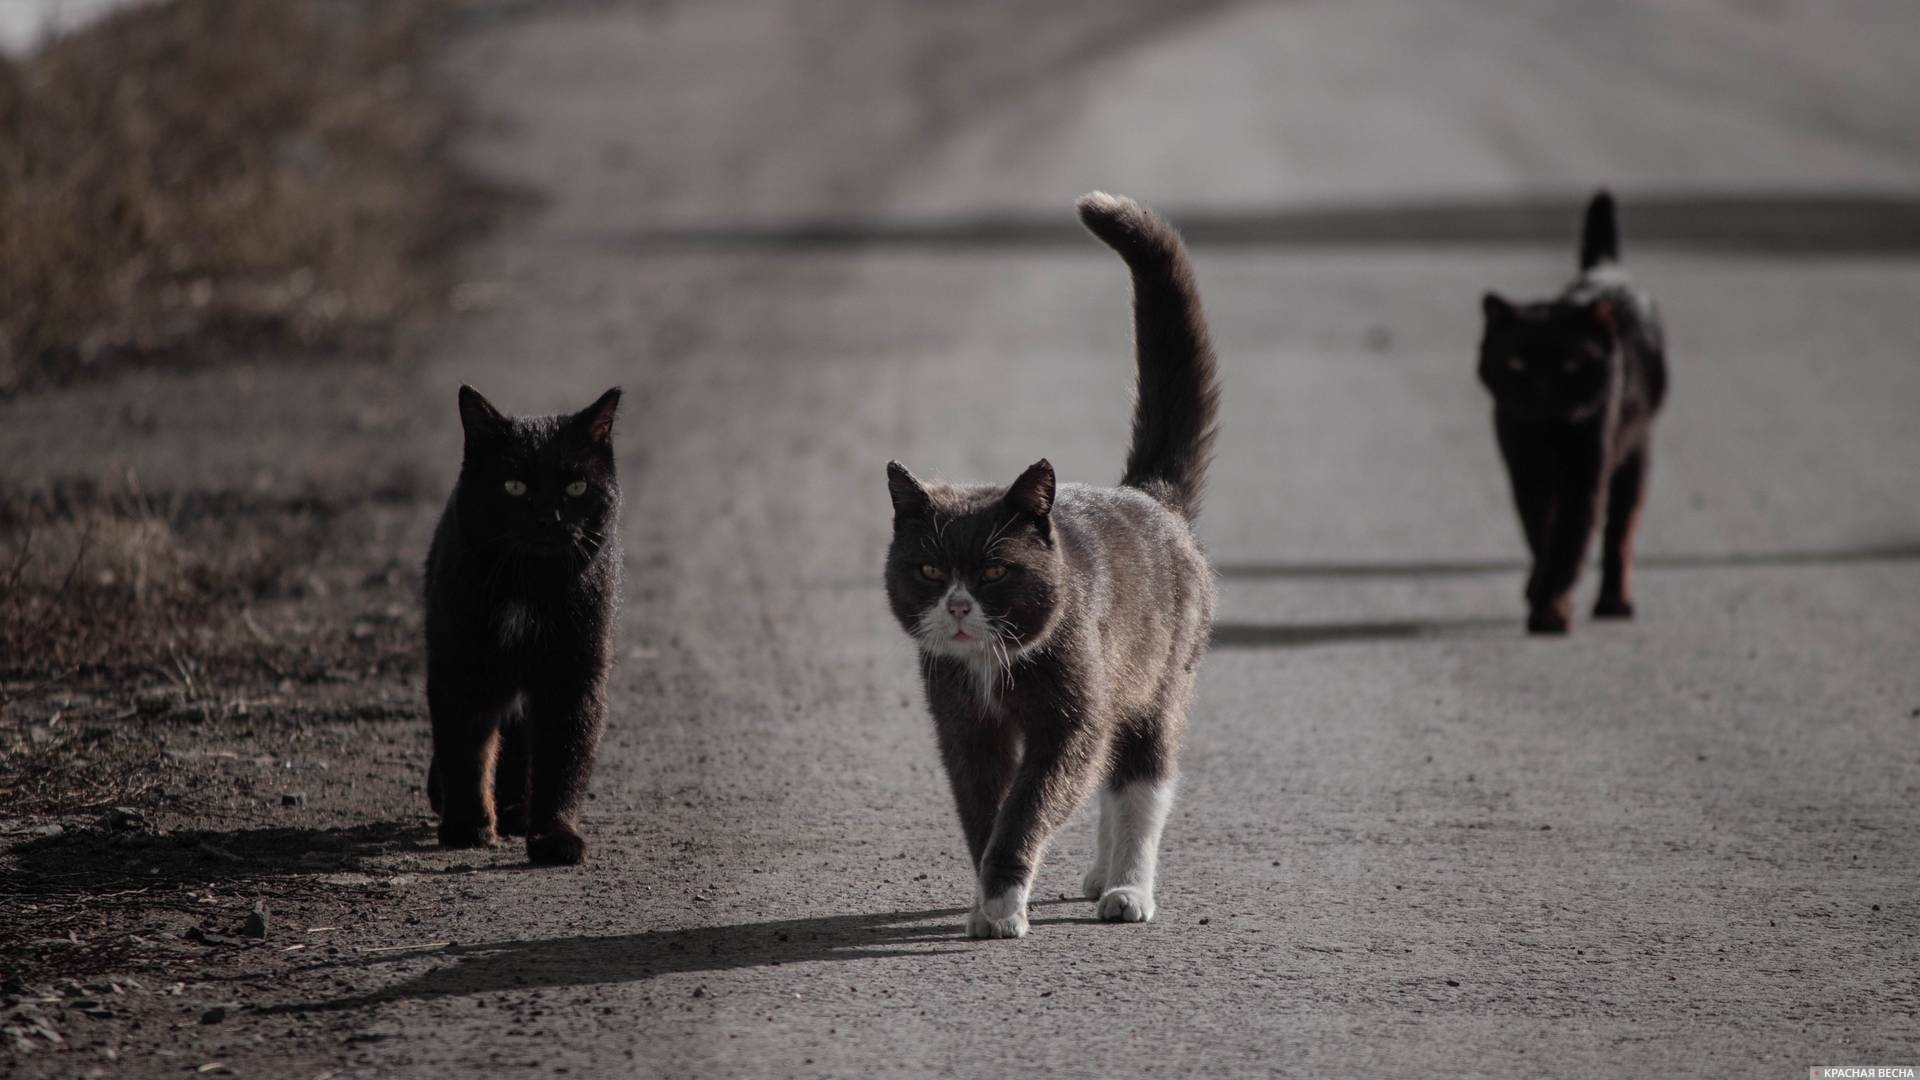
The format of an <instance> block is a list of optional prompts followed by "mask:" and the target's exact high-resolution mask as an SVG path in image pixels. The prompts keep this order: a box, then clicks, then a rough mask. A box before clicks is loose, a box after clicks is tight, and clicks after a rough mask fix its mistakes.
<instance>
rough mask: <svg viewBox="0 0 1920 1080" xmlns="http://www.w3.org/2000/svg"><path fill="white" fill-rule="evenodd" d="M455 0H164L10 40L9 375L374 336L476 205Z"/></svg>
mask: <svg viewBox="0 0 1920 1080" xmlns="http://www.w3.org/2000/svg"><path fill="white" fill-rule="evenodd" d="M445 8H446V4H445V2H444V0H272V2H271V3H261V2H259V0H166V2H164V3H159V4H155V5H152V6H135V7H133V8H130V9H128V10H125V11H123V12H121V13H118V14H116V15H114V16H111V17H109V18H108V19H107V20H105V21H103V22H101V23H100V24H98V25H95V26H93V27H90V28H88V29H86V30H84V31H82V32H80V33H78V34H76V35H73V36H70V37H67V38H64V39H61V40H58V41H56V42H54V43H53V44H52V45H51V46H49V47H48V48H46V49H45V50H44V51H42V52H40V53H39V54H36V55H34V56H32V57H31V58H29V59H27V60H25V61H20V62H14V61H7V60H0V395H5V394H10V393H17V392H19V391H20V390H22V389H26V388H30V387H33V386H36V385H43V384H48V383H59V382H65V381H68V380H71V379H73V378H76V377H80V376H83V375H85V374H86V373H88V372H90V371H96V370H100V369H102V368H106V367H110V366H113V365H115V364H119V363H125V362H129V361H131V362H140V361H150V360H155V359H166V360H168V361H170V362H184V361H189V360H193V361H198V360H203V359H205V358H208V357H211V356H217V355H219V354H220V353H222V352H231V351H233V350H234V349H236V348H238V347H246V348H249V349H254V350H258V349H260V348H262V347H266V348H273V347H293V348H303V349H314V348H334V347H340V346H343V345H359V346H362V347H364V346H366V345H368V344H374V345H377V344H378V343H379V342H380V340H381V336H382V335H383V334H384V333H385V332H386V331H387V330H388V329H390V328H391V327H392V325H393V324H394V323H395V321H396V320H397V319H398V318H399V317H400V316H401V315H402V314H404V313H405V312H407V311H408V310H410V309H411V308H414V307H417V306H419V305H421V304H422V303H426V302H429V301H430V299H431V296H432V294H433V293H434V291H435V289H436V286H435V283H434V282H433V281H432V280H431V275H430V273H429V272H428V267H429V266H430V260H427V259H425V258H424V257H423V256H424V255H425V254H426V253H427V252H428V251H429V250H430V249H431V248H432V247H434V246H435V245H436V244H438V243H439V241H440V240H441V239H443V238H444V237H445V236H446V234H447V232H448V231H449V230H451V229H452V228H454V227H455V226H456V224H457V222H456V221H455V220H454V218H453V217H452V215H454V214H456V213H459V212H460V208H461V207H462V206H464V205H466V200H463V199H462V198H460V197H459V196H460V191H459V189H460V187H461V183H460V180H459V178H458V177H457V175H456V174H455V173H454V172H453V170H452V169H451V167H450V166H449V165H448V164H446V162H445V156H444V155H442V154H439V153H437V152H436V150H437V149H438V148H439V146H440V145H441V144H442V142H443V141H444V140H445V139H446V137H447V135H448V132H449V129H450V126H451V124H452V120H453V117H452V113H451V109H450V108H449V106H448V105H447V104H446V102H445V100H444V99H443V98H442V97H441V96H439V95H438V94H437V93H435V92H434V90H433V88H432V87H431V85H430V81H429V80H428V78H427V77H426V75H425V73H424V72H423V71H422V70H421V69H420V67H419V64H418V59H419V56H420V53H421V46H422V42H423V41H424V39H425V35H426V34H427V33H428V32H429V30H430V29H431V28H432V26H433V24H434V21H435V20H436V19H438V18H440V17H442V15H443V14H444V12H445Z"/></svg>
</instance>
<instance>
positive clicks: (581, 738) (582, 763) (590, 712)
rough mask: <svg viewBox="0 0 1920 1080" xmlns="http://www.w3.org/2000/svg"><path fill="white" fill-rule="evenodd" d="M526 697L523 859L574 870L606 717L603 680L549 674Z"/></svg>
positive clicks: (582, 849) (582, 856)
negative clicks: (582, 813) (582, 809)
mask: <svg viewBox="0 0 1920 1080" xmlns="http://www.w3.org/2000/svg"><path fill="white" fill-rule="evenodd" d="M528 697H529V700H528V703H527V720H526V723H527V750H528V756H529V758H530V761H529V766H530V768H529V780H530V783H529V791H528V799H527V858H528V859H529V860H530V861H532V862H533V863H534V864H535V865H538V866H576V865H578V864H580V863H581V862H583V861H585V860H586V857H587V842H586V839H585V838H584V837H582V836H581V835H580V802H581V800H583V799H585V798H586V794H587V780H588V777H589V776H590V775H591V774H592V771H593V753H594V749H595V747H596V746H598V744H599V742H600V729H601V727H602V725H603V724H604V722H605V718H606V684H605V678H604V676H602V675H598V674H591V675H589V674H584V673H579V677H578V678H570V677H569V673H568V672H567V671H565V670H560V671H555V672H553V673H551V674H550V675H549V676H548V677H547V678H546V679H545V680H543V683H542V685H541V686H539V687H538V688H536V689H535V690H534V692H533V693H531V694H530V695H528Z"/></svg>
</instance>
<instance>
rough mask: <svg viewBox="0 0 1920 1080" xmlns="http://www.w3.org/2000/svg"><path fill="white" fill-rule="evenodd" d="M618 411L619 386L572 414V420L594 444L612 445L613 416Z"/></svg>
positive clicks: (588, 440)
mask: <svg viewBox="0 0 1920 1080" xmlns="http://www.w3.org/2000/svg"><path fill="white" fill-rule="evenodd" d="M619 411H620V388H619V387H617V386H616V387H614V388H613V389H611V390H609V391H607V392H606V393H604V394H601V395H600V400H598V401H596V402H594V403H593V404H591V405H589V406H587V407H586V408H584V409H581V410H580V411H579V412H577V413H574V414H573V422H574V423H575V424H576V425H578V426H579V428H580V430H581V431H583V432H585V433H586V436H587V442H589V443H591V444H593V445H594V446H612V445H613V417H614V414H615V413H617V412H619Z"/></svg>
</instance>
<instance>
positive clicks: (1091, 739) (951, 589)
mask: <svg viewBox="0 0 1920 1080" xmlns="http://www.w3.org/2000/svg"><path fill="white" fill-rule="evenodd" d="M1079 211H1080V219H1081V221H1082V222H1084V223H1085V224H1086V226H1087V228H1088V229H1089V230H1091V231H1092V232H1093V234H1094V235H1095V236H1097V237H1099V238H1100V239H1101V240H1103V241H1105V242H1106V243H1107V245H1108V246H1110V247H1112V248H1113V249H1114V250H1115V251H1117V252H1119V254H1120V257H1121V258H1122V259H1124V260H1125V261H1126V264H1127V266H1128V268H1129V269H1130V270H1131V272H1132V276H1133V290H1134V330H1135V337H1136V342H1137V353H1138V358H1137V359H1138V365H1139V389H1138V399H1137V403H1136V406H1135V412H1134V418H1133V445H1132V448H1131V450H1130V451H1129V453H1128V455H1127V465H1126V472H1125V474H1124V475H1123V476H1122V478H1121V481H1120V486H1119V487H1113V488H1102V487H1091V486H1088V485H1083V484H1063V485H1059V486H1057V487H1056V485H1055V483H1054V476H1053V466H1051V465H1050V464H1048V463H1047V462H1046V461H1044V460H1042V461H1040V462H1037V463H1036V464H1034V465H1033V466H1031V467H1030V468H1028V469H1027V470H1026V471H1025V472H1024V473H1022V474H1021V475H1020V477H1019V479H1017V480H1015V481H1014V482H1013V484H1012V485H1010V486H1000V485H994V484H946V483H937V482H936V483H922V482H921V481H919V480H917V479H915V478H914V476H913V475H912V474H911V473H909V472H908V471H907V470H906V468H905V467H904V466H902V465H901V464H900V463H898V462H893V463H891V464H889V465H888V466H887V476H888V487H889V489H890V491H891V493H892V496H893V508H894V528H893V543H892V545H891V547H890V548H889V550H888V552H887V565H886V586H887V599H888V602H889V603H890V605H891V606H892V609H893V613H894V616H895V618H897V619H898V620H899V622H900V625H901V626H902V627H903V628H904V629H905V630H906V632H907V633H908V634H909V635H910V636H911V637H912V638H913V639H914V641H915V642H916V643H918V645H919V649H920V658H921V671H922V675H923V679H924V682H925V686H926V693H927V705H928V708H929V710H930V711H931V712H932V714H933V720H934V726H935V728H936V730H937V733H938V739H939V745H940V754H941V758H942V760H943V762H944V763H945V765H946V769H947V775H948V777H949V779H950V780H951V782H952V785H953V794H954V799H955V802H956V803H957V804H958V807H959V812H960V825H961V828H962V830H963V831H964V832H965V833H966V838H967V850H968V852H969V853H970V855H971V857H972V860H973V866H974V868H975V870H976V871H977V875H978V892H977V894H976V897H975V900H974V905H973V910H972V913H971V914H970V915H969V917H968V919H967V933H968V935H969V936H971V937H976V938H1017V937H1021V936H1023V935H1024V934H1026V932H1027V896H1028V892H1029V891H1030V889H1031V888H1032V884H1033V875H1034V872H1035V870H1036V869H1037V868H1038V866H1039V863H1040V858H1041V855H1042V853H1043V852H1044V851H1045V849H1046V846H1047V842H1048V840H1049V839H1050V838H1051V837H1052V836H1053V834H1054V832H1055V831H1057V830H1058V829H1059V828H1060V826H1061V825H1062V824H1063V823H1064V822H1065V821H1066V820H1067V818H1068V817H1069V816H1070V815H1071V814H1072V813H1073V811H1074V810H1075V808H1077V807H1078V806H1079V805H1080V804H1081V803H1082V802H1084V801H1085V800H1086V798H1087V796H1088V794H1089V793H1090V792H1091V790H1092V789H1093V788H1094V787H1096V786H1098V787H1099V789H1100V823H1099V840H1098V842H1097V847H1096V849H1095V851H1094V858H1093V866H1092V868H1091V869H1089V870H1088V871H1087V874H1086V877H1085V879H1084V881H1083V889H1084V891H1085V893H1086V896H1087V898H1088V899H1090V900H1095V901H1097V902H1098V908H1097V910H1098V913H1099V916H1100V917H1101V918H1102V919H1105V920H1109V921H1116V922H1145V921H1147V920H1148V919H1151V918H1153V915H1154V910H1155V907H1154V898H1153V890H1154V873H1155V865H1156V862H1157V860H1158V856H1159V847H1160V834H1161V829H1162V828H1163V826H1164V825H1165V824H1166V820H1167V814H1168V812H1169V810H1170V809H1171V808H1172V805H1173V789H1174V762H1175V757H1176V755H1177V752H1178V750H1179V745H1180V738H1181V734H1182V731H1183V730H1184V728H1185V726H1186V720H1187V708H1188V705H1189V704H1190V703H1191V701H1192V699H1193V686H1194V676H1195V672H1196V670H1197V668H1198V666H1199V663H1200V659H1201V657H1202V655H1204V654H1205V652H1206V648H1207V642H1208V638H1209V635H1210V633H1211V630H1212V625H1213V606H1214V585H1213V571H1212V568H1211V567H1210V566H1209V565H1208V563H1207V558H1206V555H1205V553H1204V552H1202V550H1201V548H1200V543H1199V541H1198V540H1197V539H1196V538H1195V536H1194V534H1193V519H1194V517H1195V515H1196V514H1197V513H1198V511H1199V507H1200V493H1201V488H1202V486H1203V484H1204V481H1205V474H1206V469H1207V462H1208V459H1209V457H1210V456H1211V450H1212V446H1213V439H1214V433H1215V416H1216V414H1217V412H1218V406H1219V389H1218V387H1217V385H1216V376H1215V363H1214V356H1213V346H1212V344H1211V342H1210V341H1209V340H1208V336H1207V328H1206V321H1205V317H1204V315H1203V314H1202V312H1201V309H1200V298H1199V295H1198V293H1197V291H1196V290H1195V287H1194V280H1193V269H1192V266H1191V265H1190V264H1189V262H1188V260H1187V253H1186V249H1185V247H1184V245H1182V243H1181V242H1180V237H1179V234H1178V233H1176V232H1174V230H1173V228H1172V227H1171V226H1169V225H1168V224H1167V223H1166V222H1165V221H1163V220H1161V219H1160V217H1158V216H1157V215H1155V214H1154V213H1153V212H1152V211H1150V210H1148V209H1146V208H1145V207H1143V206H1140V205H1139V204H1137V203H1135V202H1133V201H1132V200H1130V199H1124V198H1120V197H1117V196H1113V195H1107V194H1104V193H1101V192H1094V193H1092V194H1089V195H1086V196H1083V197H1082V198H1081V199H1080V202H1079Z"/></svg>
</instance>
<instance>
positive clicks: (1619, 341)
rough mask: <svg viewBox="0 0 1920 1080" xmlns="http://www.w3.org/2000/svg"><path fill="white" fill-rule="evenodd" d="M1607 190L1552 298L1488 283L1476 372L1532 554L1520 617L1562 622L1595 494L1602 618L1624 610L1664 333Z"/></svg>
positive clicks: (1661, 381) (1552, 630) (1627, 613)
mask: <svg viewBox="0 0 1920 1080" xmlns="http://www.w3.org/2000/svg"><path fill="white" fill-rule="evenodd" d="M1619 259H1620V234H1619V225H1618V223H1617V221H1616V220H1615V212H1614V205H1613V197H1612V196H1611V195H1609V194H1608V193H1607V192H1605V191H1601V192H1599V193H1597V194H1596V195H1594V197H1593V201H1592V202H1591V203H1589V204H1588V206H1587V218H1586V227H1585V231H1584V234H1583V236H1582V238H1581V243H1580V276H1579V277H1578V278H1575V279H1574V282H1573V284H1572V285H1569V286H1568V287H1567V290H1566V291H1565V292H1563V293H1561V294H1560V295H1559V296H1558V297H1556V298H1555V299H1552V300H1544V301H1539V302H1535V303H1528V304H1512V303H1508V302H1507V301H1506V300H1503V299H1501V298H1500V297H1499V296H1497V295H1495V294H1493V293H1488V294H1486V296H1485V297H1484V299H1483V300H1482V307H1483V308H1484V309H1485V313H1486V333H1485V335H1484V336H1483V337H1482V338H1481V341H1480V381H1481V382H1483V383H1485V384H1486V387H1487V389H1488V390H1490V391H1492V392H1493V399H1494V407H1493V430H1494V434H1495V435H1496V436H1497V437H1498V439H1499V442H1500V455H1501V457H1503V458H1505V459H1506V462H1507V474H1508V476H1509V478H1510V479H1511V480H1512V482H1513V501H1514V503H1515V505H1516V506H1517V507H1518V508H1519V511H1520V526H1521V529H1522V531H1524V532H1525V533H1526V538H1527V547H1528V548H1529V549H1530V550H1531V551H1532V553H1533V572H1532V574H1531V575H1530V576H1529V577H1528V579H1527V592H1526V596H1527V605H1528V615H1527V629H1528V630H1529V631H1531V632H1533V633H1536V634H1564V633H1566V632H1567V628H1568V625H1569V624H1570V623H1571V621H1572V618H1573V585H1574V582H1575V581H1576V580H1577V579H1578V578H1579V576H1580V564H1581V562H1582V560H1583V559H1585V557H1586V550H1587V544H1588V541H1589V539H1590V538H1591V536H1592V534H1593V529H1594V525H1595V524H1596V523H1597V522H1598V521H1599V520H1600V517H1601V514H1602V505H1601V504H1602V502H1603V501H1604V502H1605V509H1604V513H1605V516H1606V531H1605V535H1604V536H1603V538H1602V541H1601V555H1602V563H1601V565H1602V574H1601V581H1600V599H1599V602H1598V603H1597V604H1595V605H1594V609H1593V613H1594V615H1595V616H1597V617H1600V618H1628V617H1631V616H1632V615H1633V590H1632V587H1631V582H1630V579H1629V571H1630V567H1629V562H1630V561H1631V559H1632V555H1633V533H1634V527H1635V525H1636V524H1637V523H1638V520H1639V516H1640V506H1641V504H1642V502H1644V501H1645V499H1646V492H1647V466H1648V454H1649V453H1650V447H1649V445H1648V443H1649V433H1650V431H1651V428H1652V425H1653V417H1654V414H1655V413H1657V412H1659V411H1660V406H1661V403H1662V402H1664V401H1665V400H1666V396H1667V360H1666V345H1665V336H1664V334H1663V333H1662V331H1661V328H1660V317H1659V314H1658V312H1657V311H1656V310H1655V308H1654V304H1653V301H1652V299H1651V298H1649V297H1648V296H1647V294H1646V293H1644V292H1642V291H1640V290H1639V289H1636V288H1634V287H1633V285H1632V283H1631V282H1630V281H1629V280H1628V278H1627V275H1626V272H1625V271H1624V270H1622V269H1621V268H1620V265H1619Z"/></svg>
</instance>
